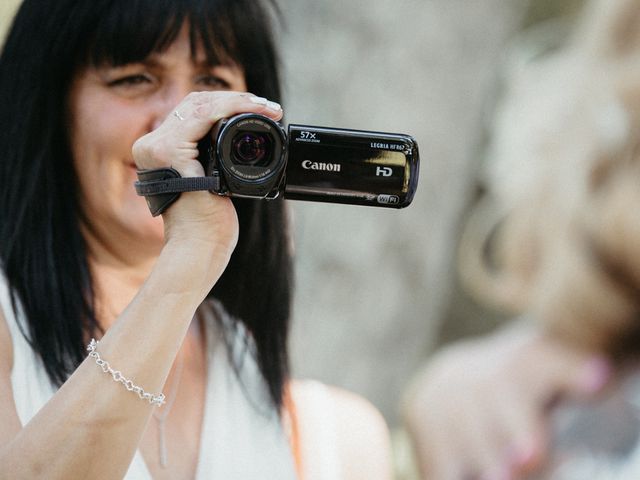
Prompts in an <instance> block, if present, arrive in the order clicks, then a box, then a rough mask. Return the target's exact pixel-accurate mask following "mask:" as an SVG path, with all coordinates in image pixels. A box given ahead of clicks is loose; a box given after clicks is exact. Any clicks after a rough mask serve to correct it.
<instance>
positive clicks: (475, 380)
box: [403, 324, 612, 480]
mask: <svg viewBox="0 0 640 480" xmlns="http://www.w3.org/2000/svg"><path fill="white" fill-rule="evenodd" d="M611 372H612V369H611V366H610V365H609V363H608V362H607V360H605V359H604V358H603V357H601V356H594V355H593V354H587V353H585V352H583V351H580V350H578V349H574V348H572V347H569V346H567V345H566V344H562V343H559V342H558V341H557V340H554V339H551V338H549V337H547V336H545V335H544V334H542V333H541V332H540V331H539V330H536V329H534V328H533V327H527V326H525V325H523V324H518V325H517V326H515V327H510V328H508V329H505V330H503V331H500V332H498V333H496V334H493V335H491V336H488V337H485V338H482V339H480V340H474V341H468V342H463V343H459V344H456V345H454V346H451V347H448V348H446V349H444V350H443V351H441V352H440V353H438V354H437V355H436V356H435V357H434V358H433V359H432V360H431V361H430V362H429V363H428V364H427V365H426V366H425V367H424V368H423V370H422V371H421V372H420V373H419V374H418V375H417V376H416V377H415V379H414V381H413V382H412V385H411V386H410V387H409V389H408V390H407V393H406V395H405V398H404V402H403V415H404V420H405V422H406V425H407V428H408V430H409V433H410V435H411V437H412V440H413V443H414V448H415V451H416V454H417V456H418V461H419V467H420V471H421V474H422V477H423V478H424V479H429V480H464V479H469V478H472V479H482V480H507V479H516V478H523V477H524V476H525V475H526V474H527V473H531V472H532V471H534V470H535V469H536V468H537V467H540V466H541V465H543V464H544V461H545V458H546V456H547V450H548V447H549V440H550V439H549V430H550V425H549V421H550V420H549V413H550V412H549V411H550V406H551V405H552V404H553V403H555V401H556V400H558V399H559V398H566V397H573V398H576V397H578V398H579V397H588V396H591V395H593V394H595V393H597V392H599V391H600V390H601V389H602V388H603V387H604V385H605V384H606V383H607V381H608V380H609V378H610V377H611Z"/></svg>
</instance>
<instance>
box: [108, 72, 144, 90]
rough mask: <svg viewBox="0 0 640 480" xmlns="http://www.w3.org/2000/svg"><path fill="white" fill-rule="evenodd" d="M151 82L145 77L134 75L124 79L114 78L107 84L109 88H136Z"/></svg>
mask: <svg viewBox="0 0 640 480" xmlns="http://www.w3.org/2000/svg"><path fill="white" fill-rule="evenodd" d="M151 82H152V80H151V78H150V77H149V76H147V75H142V74H136V75H126V76H124V77H120V78H116V79H115V80H112V81H111V82H109V86H111V87H126V86H137V85H144V84H147V83H151Z"/></svg>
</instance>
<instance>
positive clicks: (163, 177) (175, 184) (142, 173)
mask: <svg viewBox="0 0 640 480" xmlns="http://www.w3.org/2000/svg"><path fill="white" fill-rule="evenodd" d="M137 173H138V181H137V182H135V188H136V193H137V194H138V195H141V196H144V197H145V198H146V200H147V205H148V206H149V210H150V211H151V215H153V216H154V217H156V216H158V215H160V214H161V213H162V212H164V211H165V210H166V209H167V208H169V206H170V205H171V204H172V203H173V202H175V201H176V200H177V199H178V197H179V196H180V194H181V193H182V192H196V191H201V190H209V191H214V192H215V191H218V190H220V179H219V178H218V177H217V176H212V177H188V178H182V177H181V176H180V174H179V173H178V171H177V170H175V169H173V168H156V169H153V170H138V172H137Z"/></svg>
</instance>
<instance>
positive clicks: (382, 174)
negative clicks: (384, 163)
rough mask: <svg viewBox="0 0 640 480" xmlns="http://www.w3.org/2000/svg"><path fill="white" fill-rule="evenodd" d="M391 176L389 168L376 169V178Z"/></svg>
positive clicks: (391, 171) (391, 172)
mask: <svg viewBox="0 0 640 480" xmlns="http://www.w3.org/2000/svg"><path fill="white" fill-rule="evenodd" d="M392 174H393V170H391V167H376V177H390V176H391V175H392Z"/></svg>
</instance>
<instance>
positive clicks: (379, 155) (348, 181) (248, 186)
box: [135, 113, 419, 216]
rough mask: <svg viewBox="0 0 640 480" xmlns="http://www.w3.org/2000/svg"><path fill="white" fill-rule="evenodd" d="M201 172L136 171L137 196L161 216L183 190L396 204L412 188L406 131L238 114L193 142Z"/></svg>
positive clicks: (412, 146) (412, 159)
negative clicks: (285, 121)
mask: <svg viewBox="0 0 640 480" xmlns="http://www.w3.org/2000/svg"><path fill="white" fill-rule="evenodd" d="M198 149H199V157H198V160H199V161H200V162H201V163H202V165H203V167H204V169H205V172H206V175H205V176H204V177H193V178H182V177H181V176H180V173H178V172H177V171H176V170H175V169H173V168H159V169H152V170H143V171H138V172H137V173H138V181H137V182H136V183H135V188H136V192H137V193H138V195H144V196H145V198H146V200H147V205H148V206H149V210H150V211H151V213H152V215H154V216H156V215H160V214H161V213H162V212H163V211H164V210H166V209H167V208H168V207H169V206H170V205H171V204H172V203H173V202H174V201H175V200H176V199H177V198H178V197H179V196H180V193H182V192H191V191H197V190H208V191H210V192H212V193H217V194H219V195H226V196H230V197H245V198H257V199H266V200H269V199H274V198H277V197H279V196H281V195H282V196H283V197H284V198H286V199H291V200H310V201H315V202H329V203H345V204H351V205H370V206H374V207H387V208H403V207H406V206H407V205H409V204H410V203H411V201H412V200H413V196H414V194H415V191H416V187H417V185H418V170H419V156H418V144H417V143H416V141H415V140H414V139H413V138H412V137H411V136H409V135H404V134H399V133H383V132H368V131H363V130H347V129H342V128H327V127H316V126H311V125H294V124H292V125H289V128H288V129H287V130H285V128H284V127H283V126H282V125H281V124H280V123H277V122H275V121H273V120H271V119H270V118H268V117H265V116H262V115H257V114H253V113H244V114H240V115H236V116H234V117H231V118H228V119H224V120H221V121H219V122H218V123H217V124H216V125H215V126H214V127H213V128H212V129H211V131H210V132H209V134H208V135H207V136H205V138H203V139H202V140H201V141H200V142H199V144H198Z"/></svg>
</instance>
